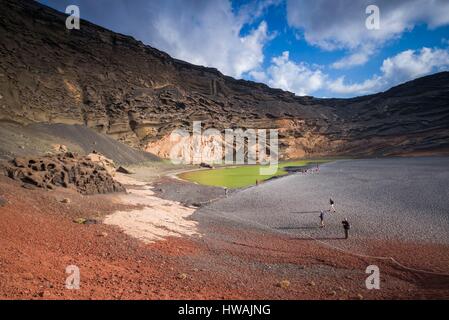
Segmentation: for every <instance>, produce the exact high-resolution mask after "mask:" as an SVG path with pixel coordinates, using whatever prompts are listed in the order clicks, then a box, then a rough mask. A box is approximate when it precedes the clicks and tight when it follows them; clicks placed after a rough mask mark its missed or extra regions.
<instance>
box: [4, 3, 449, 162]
mask: <svg viewBox="0 0 449 320" xmlns="http://www.w3.org/2000/svg"><path fill="white" fill-rule="evenodd" d="M65 18H66V16H65V15H64V14H62V13H59V12H57V11H55V10H52V9H50V8H48V7H45V6H43V5H41V4H39V3H37V2H35V1H25V0H3V1H1V2H0V37H1V41H0V43H1V45H0V55H1V57H2V58H1V60H0V95H1V99H0V119H5V120H8V121H11V120H12V121H15V122H19V123H36V122H45V123H63V124H80V125H85V126H88V127H90V128H93V129H95V130H97V131H99V132H102V133H106V134H108V135H109V136H111V137H113V138H114V139H117V140H119V141H122V142H125V143H127V144H129V145H131V146H134V147H138V148H141V149H144V150H147V151H150V152H154V153H156V154H158V155H160V156H162V157H166V156H167V155H168V154H167V150H168V148H166V144H167V141H168V138H167V137H168V135H169V134H170V132H171V131H172V130H173V129H175V128H190V127H191V125H192V122H193V121H195V120H201V121H202V122H203V124H204V127H205V128H209V127H215V128H218V129H223V128H236V127H240V128H243V129H246V128H265V129H270V128H277V129H279V137H280V142H279V145H280V147H281V154H282V155H283V157H284V158H299V157H307V156H309V157H313V156H334V155H392V154H403V153H415V154H417V153H426V152H427V153H428V152H440V151H446V152H447V151H448V150H449V134H448V132H449V73H448V72H443V73H439V74H435V75H432V76H428V77H425V78H421V79H417V80H415V81H412V82H409V83H406V84H404V85H401V86H398V87H395V88H392V89H391V90H388V91H386V92H383V93H379V94H375V95H370V96H364V97H359V98H353V99H317V98H313V97H297V96H295V95H294V94H292V93H290V92H285V91H282V90H278V89H272V88H269V87H268V86H266V85H263V84H259V83H254V82H249V81H244V80H235V79H233V78H231V77H227V76H224V75H222V74H221V73H220V72H219V71H217V70H216V69H212V68H205V67H200V66H195V65H192V64H189V63H186V62H183V61H179V60H176V59H173V58H171V57H170V56H169V55H167V54H165V53H163V52H161V51H158V50H157V49H154V48H152V47H149V46H145V45H144V44H142V43H141V42H139V41H136V40H134V39H133V38H131V37H127V36H124V35H120V34H117V33H113V32H111V31H108V30H106V29H104V28H101V27H98V26H96V25H94V24H92V23H89V22H87V21H82V22H81V29H80V30H70V31H69V30H67V29H66V28H65ZM164 147H165V148H164Z"/></svg>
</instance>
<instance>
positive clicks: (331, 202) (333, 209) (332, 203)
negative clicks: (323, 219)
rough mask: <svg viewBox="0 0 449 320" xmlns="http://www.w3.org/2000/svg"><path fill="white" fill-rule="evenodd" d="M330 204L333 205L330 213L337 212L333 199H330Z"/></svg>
mask: <svg viewBox="0 0 449 320" xmlns="http://www.w3.org/2000/svg"><path fill="white" fill-rule="evenodd" d="M329 204H330V205H331V209H330V210H329V211H332V212H336V210H335V202H334V200H332V198H330V199H329Z"/></svg>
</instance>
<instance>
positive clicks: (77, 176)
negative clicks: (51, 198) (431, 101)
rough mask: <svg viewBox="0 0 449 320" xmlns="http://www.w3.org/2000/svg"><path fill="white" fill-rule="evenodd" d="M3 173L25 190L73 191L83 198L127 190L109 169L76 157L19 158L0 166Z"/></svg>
mask: <svg viewBox="0 0 449 320" xmlns="http://www.w3.org/2000/svg"><path fill="white" fill-rule="evenodd" d="M0 173H3V174H4V175H6V176H8V177H10V178H11V179H14V180H18V181H21V182H23V183H24V186H25V187H28V186H30V187H39V188H45V189H54V188H55V187H64V188H69V187H73V188H75V189H76V190H77V191H78V192H80V193H81V194H97V193H109V192H122V191H125V188H124V187H123V186H122V185H121V184H120V183H119V182H117V181H115V180H114V179H113V178H112V176H111V175H110V174H109V173H108V172H107V171H106V169H105V168H104V167H102V166H100V165H98V164H96V163H95V162H93V161H91V160H89V158H87V157H80V156H78V155H76V154H73V153H70V152H68V153H65V154H60V155H51V156H44V157H23V158H15V159H14V160H12V161H8V162H4V163H1V164H0Z"/></svg>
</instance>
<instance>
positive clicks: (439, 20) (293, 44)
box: [40, 0, 449, 97]
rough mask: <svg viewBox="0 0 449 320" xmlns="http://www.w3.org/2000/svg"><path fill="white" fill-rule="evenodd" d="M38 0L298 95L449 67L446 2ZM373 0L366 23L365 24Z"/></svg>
mask: <svg viewBox="0 0 449 320" xmlns="http://www.w3.org/2000/svg"><path fill="white" fill-rule="evenodd" d="M40 2H42V3H44V4H46V5H49V6H51V7H53V8H56V9H58V10H60V11H65V8H66V7H67V6H68V5H70V4H75V5H78V6H79V8H80V12H81V18H83V19H86V20H89V21H91V22H94V23H96V24H99V25H101V26H104V27H106V28H109V29H111V30H113V31H116V32H120V33H124V34H128V35H131V36H133V37H135V38H136V39H138V40H141V41H143V42H144V43H146V44H149V45H151V46H154V47H156V48H158V49H160V50H163V51H166V52H167V53H169V54H170V55H172V56H174V57H176V58H178V59H182V60H186V61H189V62H191V63H195V64H200V65H206V66H210V67H215V68H217V69H219V70H220V71H221V72H223V73H224V74H226V75H230V76H233V77H236V78H243V79H248V80H253V81H259V82H264V83H266V84H268V85H270V86H272V87H276V88H281V89H284V90H288V91H292V92H294V93H295V94H297V95H313V96H317V97H352V96H358V95H364V94H370V93H374V92H379V91H383V90H386V89H388V88H390V87H391V86H394V85H397V84H399V83H402V82H405V81H408V80H411V79H414V78H417V77H420V76H424V75H427V74H431V73H435V72H438V71H445V70H449V1H447V0H433V1H431V0H395V1H391V0H378V1H374V0H372V1H368V0H359V1H352V0H314V1H309V0H257V1H256V0H239V1H237V0H234V1H228V0H132V1H130V0H42V1H40ZM372 4H374V5H376V6H377V8H378V9H379V29H375V30H369V29H368V28H367V27H366V25H365V21H366V19H367V18H370V17H373V16H372V15H371V14H370V13H368V14H367V13H366V9H367V6H368V5H372ZM370 12H372V11H370ZM81 27H82V26H81Z"/></svg>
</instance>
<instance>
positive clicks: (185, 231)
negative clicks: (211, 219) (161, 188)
mask: <svg viewBox="0 0 449 320" xmlns="http://www.w3.org/2000/svg"><path fill="white" fill-rule="evenodd" d="M126 178H127V179H126V180H127V182H129V183H127V184H132V185H142V184H141V183H140V182H139V181H137V180H134V179H132V178H129V177H126ZM122 181H123V180H121V182H122ZM122 183H123V182H122ZM119 200H120V202H121V203H124V204H131V205H142V206H144V208H142V209H138V210H132V211H117V212H114V213H113V214H110V215H108V216H106V217H105V219H104V221H103V222H104V223H105V224H110V225H116V226H118V227H120V228H121V229H122V230H123V231H124V232H125V233H126V234H128V235H130V236H132V237H135V238H138V239H140V240H142V241H144V242H146V243H152V242H155V241H158V240H163V239H164V238H165V237H170V236H173V237H181V236H183V235H188V236H193V235H199V233H198V231H197V222H195V221H192V220H188V218H189V217H190V216H191V215H192V214H193V212H194V211H195V209H193V208H189V207H185V206H183V205H181V204H180V203H179V202H176V201H169V200H164V199H161V198H158V197H156V196H155V195H154V192H153V191H152V190H151V187H150V186H144V187H143V189H129V190H128V194H126V195H120V196H119Z"/></svg>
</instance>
